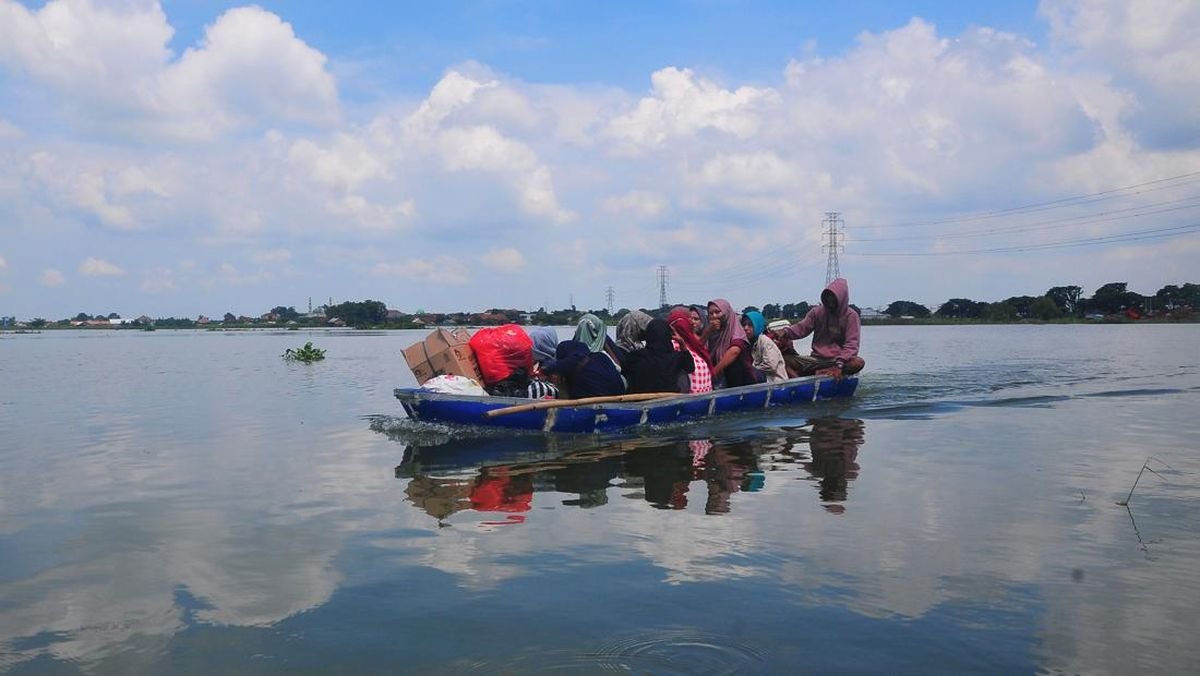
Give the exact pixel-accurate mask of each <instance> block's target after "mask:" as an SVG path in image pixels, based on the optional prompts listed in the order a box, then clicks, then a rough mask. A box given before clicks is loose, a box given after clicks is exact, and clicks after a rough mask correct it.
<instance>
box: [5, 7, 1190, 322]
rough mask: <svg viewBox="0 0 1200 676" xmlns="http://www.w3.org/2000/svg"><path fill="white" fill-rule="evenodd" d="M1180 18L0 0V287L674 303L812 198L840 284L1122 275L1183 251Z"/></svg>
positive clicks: (792, 220) (228, 295)
mask: <svg viewBox="0 0 1200 676" xmlns="http://www.w3.org/2000/svg"><path fill="white" fill-rule="evenodd" d="M1198 32H1200V8H1198V7H1197V6H1196V5H1195V3H1188V2H1178V3H1171V2H1167V3H1153V2H1148V1H1141V0H1137V1H1134V2H1128V1H1123V2H1118V1H1116V0H1112V1H1109V0H1086V1H1085V0H1045V1H1044V2H1041V3H1034V2H1009V3H948V2H909V3H891V2H847V3H835V4H828V3H801V2H790V3H769V2H749V3H726V2H715V1H714V2H702V1H697V2H662V3H634V2H626V3H575V2H463V3H452V2H445V3H367V2H343V3H324V2H295V1H289V2H264V3H259V4H256V5H238V4H236V3H229V2H211V1H202V0H180V1H178V2H164V3H162V4H159V3H157V2H152V1H150V0H120V1H115V0H114V1H112V2H100V1H99V0H54V1H53V2H21V3H18V2H15V1H14V0H0V315H16V316H18V317H21V318H32V317H35V316H40V317H47V318H61V317H65V316H73V315H74V314H76V313H77V312H80V311H83V312H88V313H96V312H101V311H103V312H105V313H107V312H118V313H121V314H123V315H132V316H136V315H140V314H149V315H151V316H168V315H176V316H195V315H198V314H207V315H210V316H211V315H214V314H216V315H220V314H223V313H224V312H227V311H231V312H234V313H235V314H260V313H261V312H263V311H265V310H267V309H269V308H270V307H273V306H275V305H294V306H297V307H303V306H304V305H305V304H306V303H307V301H308V298H309V297H312V298H313V299H314V302H317V303H320V302H323V301H324V300H327V299H329V298H333V299H334V300H335V302H339V301H343V300H361V299H366V298H372V299H379V300H383V301H385V302H387V303H388V305H389V306H391V307H395V308H398V309H401V310H405V311H412V310H415V309H418V308H425V309H470V310H479V309H486V308H488V307H494V306H512V307H537V306H540V305H543V304H546V305H549V306H551V307H561V306H564V305H566V304H567V302H568V301H569V299H570V298H571V297H572V296H573V297H574V298H575V300H576V304H577V305H579V306H583V307H601V306H602V305H603V304H604V298H605V291H606V289H607V288H608V287H609V286H612V287H613V288H614V291H615V293H616V303H617V305H618V306H628V307H633V306H648V305H652V304H654V303H655V302H657V291H658V289H657V286H656V281H655V270H656V268H657V266H658V265H667V266H669V267H670V270H671V284H670V288H669V294H668V295H669V297H670V300H672V301H673V302H699V301H703V300H707V299H709V298H713V297H727V298H729V299H730V300H731V301H732V302H733V304H734V305H735V306H744V305H751V304H753V305H761V304H762V303H765V302H793V301H798V300H809V301H815V299H816V297H817V295H818V294H819V290H820V287H821V286H822V284H823V282H824V273H825V262H826V261H825V257H824V253H823V251H822V249H821V243H822V240H821V232H820V231H821V219H822V217H823V215H824V213H825V212H826V211H838V212H841V213H842V214H843V217H844V219H845V225H846V246H845V250H844V252H843V253H842V256H841V261H840V263H841V269H842V272H843V273H844V274H845V276H847V277H848V278H849V279H850V283H851V290H852V296H853V298H854V299H855V300H856V301H857V302H859V303H860V304H861V305H884V304H886V303H887V302H889V301H891V300H897V299H901V298H904V299H911V300H917V301H919V302H923V303H926V304H929V305H931V306H936V304H938V303H940V302H942V301H944V300H946V299H947V298H949V297H951V296H966V297H971V298H975V299H978V300H997V299H1001V298H1004V297H1006V296H1010V295H1017V294H1026V293H1029V294H1033V293H1040V292H1042V291H1044V290H1045V289H1047V288H1049V287H1050V286H1054V285H1060V284H1079V285H1081V286H1083V287H1084V288H1085V291H1088V292H1090V291H1091V290H1094V288H1095V287H1096V286H1099V285H1100V284H1102V283H1105V282H1108V281H1128V282H1129V283H1130V285H1131V288H1134V289H1135V290H1138V291H1141V292H1143V293H1153V292H1154V291H1155V290H1157V289H1158V288H1159V287H1161V286H1162V285H1164V284H1168V283H1178V282H1183V281H1196V280H1194V279H1192V278H1191V277H1189V275H1192V276H1194V272H1193V270H1195V269H1197V266H1196V263H1197V262H1198V261H1200V235H1198V234H1197V230H1196V224H1197V223H1200V217H1198V216H1197V213H1196V212H1197V209H1198V208H1200V175H1193V174H1195V173H1196V172H1200V122H1198V120H1200V70H1198V69H1196V68H1194V67H1193V64H1195V63H1197V62H1200V46H1198V45H1197V44H1196V43H1195V40H1194V39H1192V38H1193V36H1194V35H1196V34H1197V33H1198ZM1089 195H1093V197H1086V196H1089ZM1080 197H1082V199H1072V198H1080ZM1046 202H1052V204H1051V205H1049V206H1046V207H1038V208H1034V209H1025V210H1022V209H1017V210H1014V208H1015V207H1021V206H1023V205H1034V204H1042V203H1046Z"/></svg>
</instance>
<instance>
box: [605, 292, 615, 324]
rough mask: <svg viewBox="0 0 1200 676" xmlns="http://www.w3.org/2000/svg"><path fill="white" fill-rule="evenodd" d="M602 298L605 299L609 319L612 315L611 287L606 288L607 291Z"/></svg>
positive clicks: (612, 296)
mask: <svg viewBox="0 0 1200 676" xmlns="http://www.w3.org/2000/svg"><path fill="white" fill-rule="evenodd" d="M604 298H605V300H607V301H608V316H609V317H611V316H612V313H613V298H614V295H613V288H612V287H611V286H610V287H608V291H605V292H604Z"/></svg>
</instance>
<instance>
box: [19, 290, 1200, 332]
mask: <svg viewBox="0 0 1200 676" xmlns="http://www.w3.org/2000/svg"><path fill="white" fill-rule="evenodd" d="M851 307H854V309H855V310H858V308H857V307H855V306H851ZM1197 307H1200V284H1194V283H1185V284H1180V285H1175V284H1168V285H1167V286H1164V287H1162V288H1161V289H1159V290H1158V291H1157V292H1155V293H1154V294H1153V295H1151V296H1143V295H1141V294H1139V293H1136V292H1134V291H1130V290H1129V289H1128V284H1127V283H1126V282H1109V283H1108V284H1104V285H1103V286H1101V287H1100V288H1098V289H1096V292H1095V293H1094V294H1092V296H1091V297H1084V295H1083V289H1082V288H1081V287H1079V286H1054V287H1051V288H1049V289H1048V290H1047V291H1046V292H1045V293H1044V294H1042V295H1040V296H1011V297H1009V298H1005V299H1004V300H1001V301H996V302H987V301H976V300H972V299H970V298H951V299H949V300H947V301H946V302H944V303H942V304H941V305H939V306H938V308H937V309H936V311H935V310H931V309H930V308H928V307H926V306H924V305H922V304H920V303H917V302H914V301H911V300H897V301H893V302H891V303H890V304H888V306H887V307H886V308H885V309H884V310H883V311H882V314H884V315H886V316H888V317H891V318H894V319H899V318H905V317H912V318H914V319H929V318H931V317H932V318H937V319H963V320H979V321H994V322H1006V321H1017V320H1021V319H1038V320H1052V319H1060V318H1073V317H1084V316H1089V315H1102V316H1110V315H1121V314H1126V315H1132V314H1137V315H1138V316H1169V317H1176V318H1184V317H1187V316H1190V315H1191V313H1192V311H1193V309H1194V308H1197ZM810 308H811V305H810V304H809V303H808V302H807V301H799V302H794V303H783V304H780V303H767V304H765V305H763V306H762V310H761V312H762V313H763V316H764V317H766V318H767V319H768V320H771V319H798V318H800V317H803V316H804V315H805V314H806V313H807V312H808V311H809V309H810ZM641 309H642V310H643V311H644V312H648V313H651V314H662V313H663V312H664V311H665V310H666V308H641ZM745 309H758V308H757V307H753V306H752V307H749V308H745ZM584 312H591V313H592V314H595V315H596V316H598V317H600V319H602V320H604V321H605V322H608V323H610V324H611V323H615V322H617V321H618V320H620V319H621V317H623V316H625V315H626V314H628V313H629V312H631V310H630V309H629V308H621V309H620V310H617V311H616V312H613V313H609V312H608V310H607V309H606V308H602V309H599V310H590V311H587V310H581V309H578V308H576V307H574V306H572V307H569V308H563V309H559V310H547V309H546V308H544V307H541V308H538V309H537V310H532V311H526V310H516V309H511V308H509V309H505V308H492V309H489V310H487V311H486V312H450V313H442V312H424V311H420V310H418V311H417V312H415V313H412V314H406V313H403V312H398V311H396V310H388V309H387V304H385V303H384V302H383V301H379V300H370V299H368V300H362V301H347V302H344V303H338V304H336V305H333V304H331V305H325V306H321V307H319V308H318V309H317V311H316V312H312V313H308V314H301V313H300V312H298V311H296V309H295V308H294V307H291V306H284V305H278V306H275V307H273V308H271V310H270V311H269V312H267V313H265V314H263V315H261V316H259V317H246V316H235V315H234V314H233V313H232V312H226V313H225V314H224V316H223V317H222V318H221V320H220V321H213V320H210V319H208V318H206V317H204V316H200V317H197V318H196V319H189V318H179V317H159V318H157V319H153V320H148V319H147V318H145V317H143V318H141V319H140V320H133V321H130V322H129V323H128V324H129V325H130V326H133V327H156V328H202V327H211V326H213V325H224V326H229V327H252V326H261V325H280V324H283V325H288V326H311V327H317V326H331V325H332V326H351V327H357V328H372V327H375V328H420V327H424V326H439V325H440V326H447V325H451V326H453V325H457V326H481V325H498V324H510V323H511V324H539V325H546V326H570V325H572V324H574V323H576V322H577V321H578V320H579V317H580V316H581V315H582V314H583V313H584ZM6 319H8V320H10V321H8V322H5V323H2V324H0V326H8V327H11V326H14V325H18V324H19V322H17V321H16V318H15V317H9V318H6ZM112 319H120V315H118V314H117V313H115V312H108V313H103V312H101V313H96V314H95V315H90V314H88V313H86V312H80V313H79V314H77V315H75V316H74V317H73V318H68V319H62V320H59V321H57V322H53V323H52V322H49V321H47V320H45V319H43V318H40V317H39V318H36V319H34V320H32V321H30V322H29V323H28V324H26V325H27V326H31V327H34V328H41V327H44V326H51V325H54V326H63V327H69V326H72V325H75V324H79V323H82V322H87V321H94V320H112Z"/></svg>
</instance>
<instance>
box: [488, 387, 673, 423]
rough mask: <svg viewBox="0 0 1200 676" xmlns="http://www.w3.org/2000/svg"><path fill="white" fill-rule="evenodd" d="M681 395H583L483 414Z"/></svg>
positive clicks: (492, 415) (510, 407)
mask: <svg viewBox="0 0 1200 676" xmlns="http://www.w3.org/2000/svg"><path fill="white" fill-rule="evenodd" d="M678 396H681V395H680V393H679V392H643V393H641V394H613V395H609V396H607V397H584V398H583V399H545V400H543V401H535V402H531V403H528V404H517V405H516V406H509V407H507V408H494V409H492V410H490V411H487V412H486V413H484V414H483V417H485V418H495V417H496V416H501V415H511V414H513V413H524V412H525V411H539V410H541V409H544V408H574V407H576V406H589V405H591V404H617V403H621V402H626V401H650V400H651V399H666V398H668V397H678Z"/></svg>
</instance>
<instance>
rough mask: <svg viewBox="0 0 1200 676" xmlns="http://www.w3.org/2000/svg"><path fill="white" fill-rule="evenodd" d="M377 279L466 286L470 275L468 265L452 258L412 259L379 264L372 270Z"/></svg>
mask: <svg viewBox="0 0 1200 676" xmlns="http://www.w3.org/2000/svg"><path fill="white" fill-rule="evenodd" d="M371 274H372V275H374V276H376V277H400V278H403V279H414V280H418V281H424V282H433V283H437V284H455V285H461V284H466V283H467V282H469V281H470V279H471V278H470V275H469V273H468V271H467V267H466V265H464V264H463V263H462V261H460V260H459V259H457V258H454V257H451V256H436V257H434V258H432V259H426V258H410V259H408V260H405V261H401V262H399V263H377V264H376V265H375V266H374V267H372V268H371Z"/></svg>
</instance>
